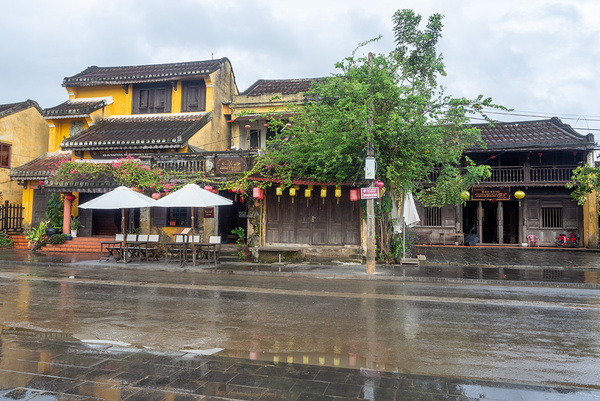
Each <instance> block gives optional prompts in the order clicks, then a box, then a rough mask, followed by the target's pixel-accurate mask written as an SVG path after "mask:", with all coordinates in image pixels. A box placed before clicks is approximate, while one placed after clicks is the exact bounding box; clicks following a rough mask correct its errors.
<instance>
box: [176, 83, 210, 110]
mask: <svg viewBox="0 0 600 401" xmlns="http://www.w3.org/2000/svg"><path fill="white" fill-rule="evenodd" d="M205 110H206V84H205V83H204V81H183V83H182V84H181V111H182V112H189V111H205Z"/></svg>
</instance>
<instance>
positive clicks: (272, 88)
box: [242, 78, 322, 96]
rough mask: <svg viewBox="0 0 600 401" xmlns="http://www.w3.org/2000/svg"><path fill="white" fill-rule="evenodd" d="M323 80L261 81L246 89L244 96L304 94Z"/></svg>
mask: <svg viewBox="0 0 600 401" xmlns="http://www.w3.org/2000/svg"><path fill="white" fill-rule="evenodd" d="M321 79H322V78H300V79H259V80H258V81H256V82H255V83H254V84H252V86H250V87H249V88H248V89H246V90H245V91H244V92H243V93H242V95H245V96H260V95H267V94H275V93H281V94H283V95H290V94H295V93H302V92H306V91H307V90H309V89H310V87H311V85H312V83H313V82H316V81H320V80H321Z"/></svg>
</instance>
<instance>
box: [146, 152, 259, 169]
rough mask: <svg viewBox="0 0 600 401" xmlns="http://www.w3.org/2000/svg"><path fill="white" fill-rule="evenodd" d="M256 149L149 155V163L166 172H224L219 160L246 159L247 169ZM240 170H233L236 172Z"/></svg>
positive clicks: (250, 164)
mask: <svg viewBox="0 0 600 401" xmlns="http://www.w3.org/2000/svg"><path fill="white" fill-rule="evenodd" d="M256 154H257V152H255V151H244V150H238V151H225V152H202V153H163V154H158V155H152V156H150V157H148V159H149V160H148V163H149V164H150V165H152V166H156V167H158V168H160V169H162V170H164V171H166V172H179V173H207V174H221V175H222V174H224V173H223V171H222V168H215V166H217V167H218V166H219V163H218V161H219V160H234V161H235V160H242V159H243V160H245V162H244V163H243V164H242V165H243V166H245V167H246V169H250V168H251V167H252V165H253V163H252V160H253V157H255V156H256ZM236 172H239V171H233V173H236Z"/></svg>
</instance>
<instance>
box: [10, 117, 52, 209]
mask: <svg viewBox="0 0 600 401" xmlns="http://www.w3.org/2000/svg"><path fill="white" fill-rule="evenodd" d="M0 142H2V143H4V144H8V145H10V146H11V152H10V153H11V160H10V168H11V169H13V168H15V167H20V166H22V165H23V164H25V163H28V162H30V161H32V160H33V159H35V158H36V157H38V156H41V155H42V154H44V153H45V152H46V150H47V149H48V125H47V124H46V122H45V121H44V119H43V117H42V115H41V113H40V111H39V110H38V109H37V108H36V107H29V108H27V109H25V110H21V111H18V112H16V113H14V114H10V115H7V116H5V117H3V118H0ZM9 173H10V169H6V168H0V191H1V192H2V200H3V201H6V200H7V201H9V202H11V203H20V202H21V200H22V196H23V187H22V186H20V185H18V183H17V181H11V179H10V177H9Z"/></svg>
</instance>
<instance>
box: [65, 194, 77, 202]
mask: <svg viewBox="0 0 600 401" xmlns="http://www.w3.org/2000/svg"><path fill="white" fill-rule="evenodd" d="M65 200H68V201H69V202H73V201H74V200H75V195H73V194H67V195H65Z"/></svg>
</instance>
